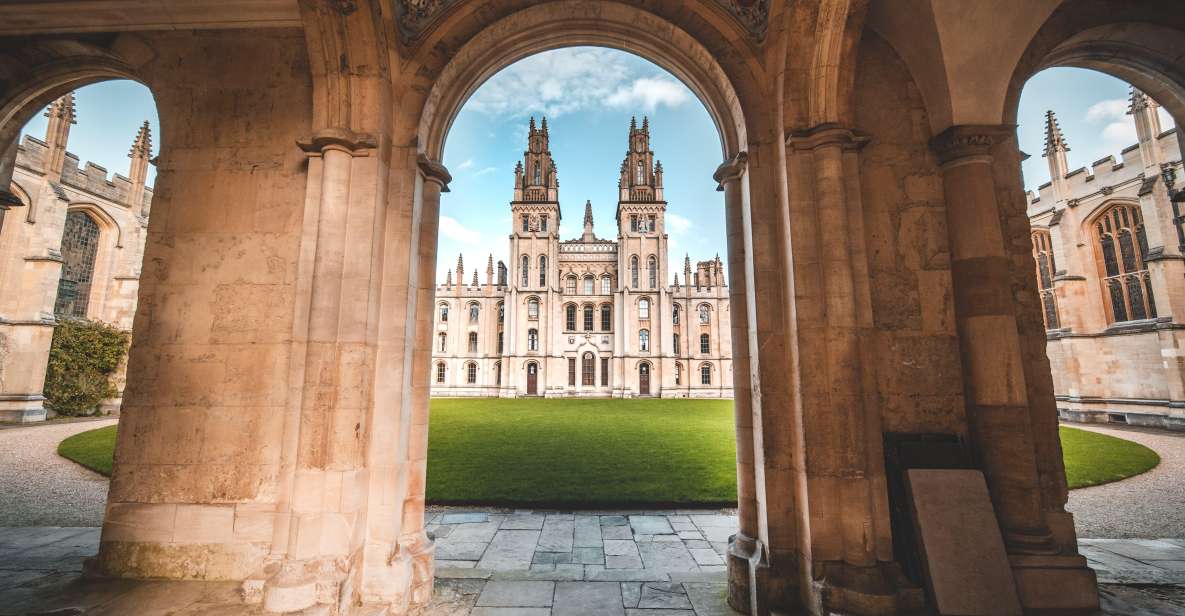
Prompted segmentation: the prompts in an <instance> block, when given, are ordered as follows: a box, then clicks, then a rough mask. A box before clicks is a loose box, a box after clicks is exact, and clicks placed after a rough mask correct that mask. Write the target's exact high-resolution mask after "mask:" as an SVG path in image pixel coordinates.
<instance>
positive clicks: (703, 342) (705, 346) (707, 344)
mask: <svg viewBox="0 0 1185 616" xmlns="http://www.w3.org/2000/svg"><path fill="white" fill-rule="evenodd" d="M711 349H712V338H711V336H708V335H707V334H700V335H699V352H700V353H708V352H710V351H711Z"/></svg>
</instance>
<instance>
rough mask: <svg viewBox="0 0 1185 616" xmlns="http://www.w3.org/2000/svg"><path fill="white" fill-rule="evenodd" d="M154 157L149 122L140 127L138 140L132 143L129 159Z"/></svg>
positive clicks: (137, 134) (137, 135) (137, 132)
mask: <svg viewBox="0 0 1185 616" xmlns="http://www.w3.org/2000/svg"><path fill="white" fill-rule="evenodd" d="M149 156H152V129H151V128H149V126H148V120H144V123H143V124H141V125H140V130H138V131H136V139H135V141H133V142H132V149H131V151H130V152H128V158H138V157H143V158H145V159H147V158H148V157H149Z"/></svg>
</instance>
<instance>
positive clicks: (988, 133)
mask: <svg viewBox="0 0 1185 616" xmlns="http://www.w3.org/2000/svg"><path fill="white" fill-rule="evenodd" d="M1015 134H1016V127H1015V126H999V125H973V124H966V125H960V126H952V127H950V128H948V129H946V130H944V131H942V133H940V134H939V135H938V136H937V137H934V138H933V139H931V140H930V149H931V150H933V152H934V155H935V156H937V157H938V162H939V163H940V164H943V165H945V164H947V163H950V162H954V161H956V160H959V159H962V158H968V157H972V156H990V155H991V153H992V148H993V147H994V146H995V145H996V144H997V143H1002V142H1004V141H1005V140H1007V139H1010V138H1012V137H1013V136H1014V135H1015Z"/></svg>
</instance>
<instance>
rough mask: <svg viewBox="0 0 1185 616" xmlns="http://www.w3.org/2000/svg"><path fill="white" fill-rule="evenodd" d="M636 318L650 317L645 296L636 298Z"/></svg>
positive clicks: (648, 305)
mask: <svg viewBox="0 0 1185 616" xmlns="http://www.w3.org/2000/svg"><path fill="white" fill-rule="evenodd" d="M638 318H639V319H649V318H650V300H648V299H646V298H645V297H643V298H642V299H640V300H638Z"/></svg>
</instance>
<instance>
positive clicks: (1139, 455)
mask: <svg viewBox="0 0 1185 616" xmlns="http://www.w3.org/2000/svg"><path fill="white" fill-rule="evenodd" d="M1060 432H1061V438H1062V458H1063V459H1065V461H1066V483H1067V484H1069V486H1070V489H1071V490H1073V489H1075V488H1085V487H1087V486H1097V485H1099V484H1103V483H1111V482H1112V481H1119V480H1120V479H1125V478H1127V477H1131V476H1132V475H1139V474H1140V473H1143V472H1145V471H1149V470H1151V469H1152V467H1154V466H1156V465H1157V464H1159V463H1160V456H1158V455H1156V452H1155V451H1152V450H1151V449H1148V448H1147V447H1145V446H1143V445H1141V444H1139V443H1133V442H1131V441H1125V440H1123V439H1121V438H1115V437H1113V436H1107V435H1106V434H1099V433H1097V432H1087V431H1086V430H1077V429H1074V428H1067V427H1065V426H1062V428H1061V430H1060Z"/></svg>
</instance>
